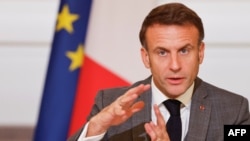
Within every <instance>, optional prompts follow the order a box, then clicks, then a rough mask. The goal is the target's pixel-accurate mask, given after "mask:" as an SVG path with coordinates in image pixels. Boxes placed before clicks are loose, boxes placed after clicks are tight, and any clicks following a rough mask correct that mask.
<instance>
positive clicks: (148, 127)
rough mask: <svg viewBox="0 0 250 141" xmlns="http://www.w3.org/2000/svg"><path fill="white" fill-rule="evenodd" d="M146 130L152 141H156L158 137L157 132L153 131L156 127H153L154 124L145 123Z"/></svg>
mask: <svg viewBox="0 0 250 141" xmlns="http://www.w3.org/2000/svg"><path fill="white" fill-rule="evenodd" d="M144 128H145V131H146V133H147V134H148V135H149V136H150V139H151V141H154V140H156V138H157V135H156V133H155V131H154V129H153V128H154V127H153V126H152V124H151V123H145V125H144Z"/></svg>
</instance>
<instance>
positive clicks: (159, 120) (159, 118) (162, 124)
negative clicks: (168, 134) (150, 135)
mask: <svg viewBox="0 0 250 141" xmlns="http://www.w3.org/2000/svg"><path fill="white" fill-rule="evenodd" d="M154 112H155V116H156V122H157V125H158V126H159V127H161V128H162V129H165V128H166V126H165V125H166V122H165V120H164V118H163V116H162V114H161V112H160V110H159V107H158V106H157V105H156V104H155V105H154Z"/></svg>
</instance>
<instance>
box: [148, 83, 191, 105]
mask: <svg viewBox="0 0 250 141" xmlns="http://www.w3.org/2000/svg"><path fill="white" fill-rule="evenodd" d="M151 89H152V98H153V100H154V103H155V104H157V105H160V104H162V102H164V101H165V100H167V99H169V97H167V96H166V95H164V94H163V93H162V92H161V91H160V90H159V89H158V88H157V87H156V85H155V83H154V81H153V79H151ZM193 89H194V82H193V84H192V85H191V86H190V87H189V88H188V90H187V91H186V92H185V93H184V94H182V95H180V96H179V97H177V98H176V99H177V100H179V101H180V102H181V103H182V104H183V106H187V105H188V104H189V103H190V101H191V98H192V94H193Z"/></svg>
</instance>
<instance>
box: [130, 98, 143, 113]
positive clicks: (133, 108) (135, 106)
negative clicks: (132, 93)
mask: <svg viewBox="0 0 250 141" xmlns="http://www.w3.org/2000/svg"><path fill="white" fill-rule="evenodd" d="M144 105H145V103H144V102H143V101H138V102H136V103H135V104H133V105H132V106H131V112H132V114H134V113H136V112H138V111H140V110H141V109H143V107H144Z"/></svg>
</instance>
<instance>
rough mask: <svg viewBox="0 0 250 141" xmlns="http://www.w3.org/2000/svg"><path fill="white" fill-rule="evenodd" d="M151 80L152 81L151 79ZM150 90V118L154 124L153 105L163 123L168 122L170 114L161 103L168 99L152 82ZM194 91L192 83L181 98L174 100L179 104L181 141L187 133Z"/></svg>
mask: <svg viewBox="0 0 250 141" xmlns="http://www.w3.org/2000/svg"><path fill="white" fill-rule="evenodd" d="M152 80H153V79H152ZM151 88H152V106H151V111H152V112H151V117H152V121H153V122H154V123H156V116H155V113H154V109H153V105H154V104H156V105H158V107H159V109H160V112H161V114H162V115H163V118H164V120H165V122H167V121H168V119H169V117H170V113H169V111H168V110H167V108H166V107H165V106H164V104H163V102H164V101H165V100H167V99H169V98H168V97H167V96H166V95H164V94H163V93H162V92H161V91H160V90H159V89H158V88H157V87H156V86H155V84H154V82H153V81H152V82H151ZM193 89H194V83H193V84H192V85H191V87H189V88H188V90H187V91H186V92H185V93H184V94H182V95H181V96H179V97H177V98H176V99H177V100H179V101H180V102H181V111H180V113H181V123H182V124H181V125H182V136H181V140H182V141H183V140H184V137H185V136H186V134H187V131H188V125H189V116H190V108H191V97H192V93H193Z"/></svg>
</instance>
